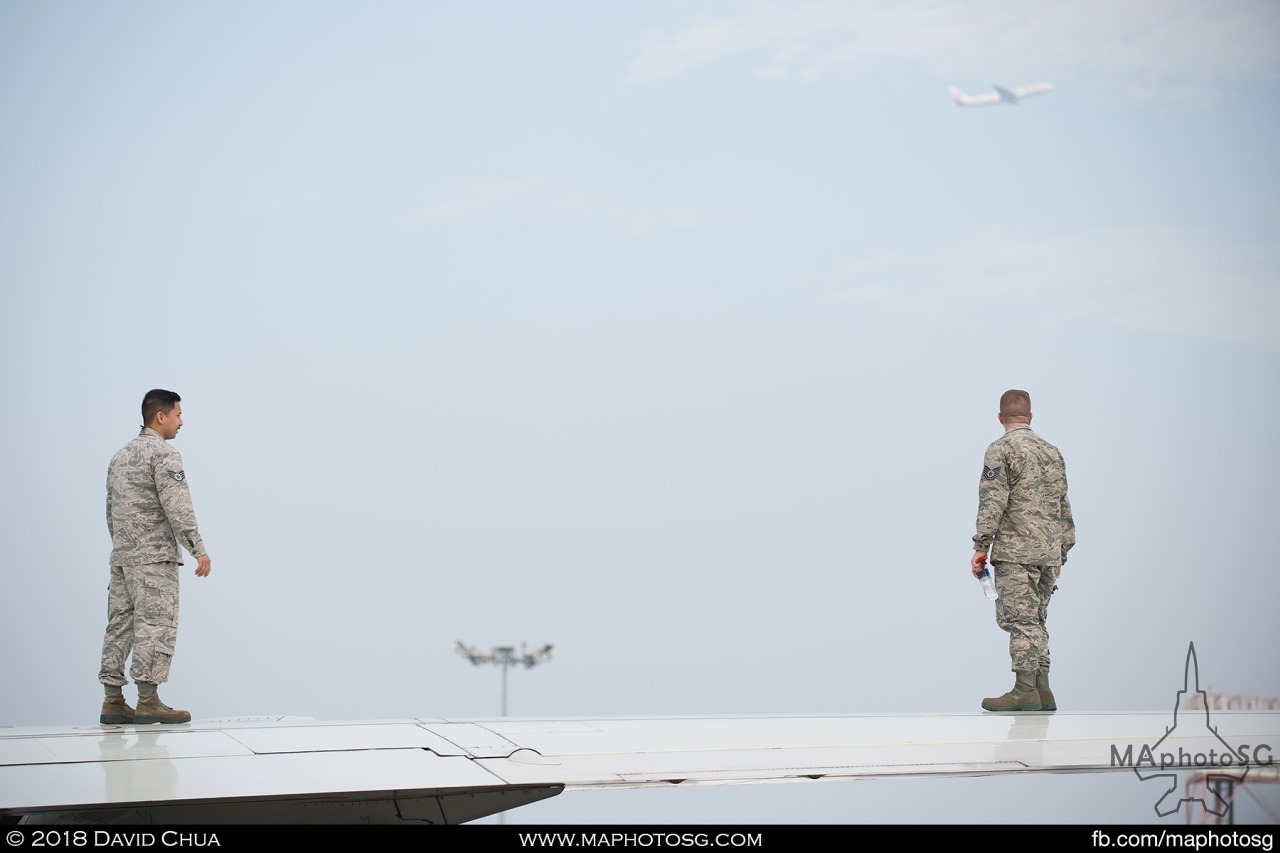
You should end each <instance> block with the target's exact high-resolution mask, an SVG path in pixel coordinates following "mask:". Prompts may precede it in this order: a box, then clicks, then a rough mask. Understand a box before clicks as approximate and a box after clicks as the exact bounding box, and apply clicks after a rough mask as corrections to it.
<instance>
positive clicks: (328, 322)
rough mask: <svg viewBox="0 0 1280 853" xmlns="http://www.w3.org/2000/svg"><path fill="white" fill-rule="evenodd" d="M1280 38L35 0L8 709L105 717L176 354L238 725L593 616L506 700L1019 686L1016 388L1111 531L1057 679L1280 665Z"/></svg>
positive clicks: (200, 659)
mask: <svg viewBox="0 0 1280 853" xmlns="http://www.w3.org/2000/svg"><path fill="white" fill-rule="evenodd" d="M1277 44H1280V7H1277V6H1276V4H1274V3H1270V2H1265V0H1259V2H1248V1H1247V0H1226V2H1219V3H1214V4H1204V3H1199V2H1191V0H1164V1H1163V2H1139V0H1119V2H1116V0H1109V1H1108V2H1101V0H1098V2H1094V0H1086V2H1075V3H1070V4H1064V3H1060V2H1023V3H1016V4H1015V3H1005V2H986V0H979V2H969V3H956V2H912V1H911V0H908V2H839V0H827V2H800V1H799V0H797V2H790V3H767V2H745V3H742V2H740V3H724V2H687V1H686V2H671V3H609V4H600V3H592V2H565V3H550V4H548V3H541V4H527V3H500V4H497V5H496V6H495V5H493V4H488V5H485V6H483V7H480V6H476V7H474V8H473V7H471V6H466V7H463V6H457V5H450V6H447V7H446V6H445V5H443V4H426V3H414V2H370V3H360V4H352V3H334V2H307V3H301V2H277V3H272V4H258V3H248V2H225V3H219V4H172V3H161V2H130V3H114V4H103V3H94V2H52V3H47V2H30V0H13V1H12V2H7V3H5V4H3V5H0V110H2V111H3V115H4V116H5V120H4V125H5V132H4V133H3V134H2V135H0V152H2V153H3V158H2V160H0V181H2V186H3V192H2V193H0V355H3V358H4V361H5V363H6V364H7V365H8V369H7V370H6V371H5V372H4V391H5V398H6V399H7V400H8V406H9V411H10V416H9V417H8V418H5V419H4V420H3V423H0V439H2V440H3V442H4V446H6V447H8V448H9V449H10V451H9V453H7V454H6V455H5V457H4V462H3V465H4V468H3V471H4V475H3V483H4V489H3V491H0V501H3V504H0V539H3V541H4V542H5V544H6V550H5V581H4V594H3V597H2V598H0V640H3V643H4V646H5V648H7V649H8V650H9V654H7V655H5V660H4V663H3V669H2V670H0V681H2V682H3V683H4V684H5V688H4V689H3V690H2V691H0V725H37V724H78V723H88V722H93V721H94V720H95V719H96V714H97V709H98V703H99V702H100V695H101V694H100V688H99V686H98V684H97V681H96V674H97V665H98V652H99V647H100V643H101V635H102V629H103V626H104V620H105V606H106V604H105V598H106V596H105V592H106V585H107V565H106V562H107V557H108V553H109V541H108V538H107V535H106V528H105V523H104V517H103V512H104V510H103V498H104V482H105V472H106V464H107V461H108V459H109V458H110V456H111V454H112V453H113V452H114V451H115V450H116V449H117V448H118V447H119V446H121V445H122V444H124V443H125V442H126V441H128V440H129V439H130V438H131V437H132V436H133V435H134V434H135V433H136V431H137V426H138V422H139V415H138V412H137V409H138V404H139V402H140V400H141V397H142V394H143V393H144V392H145V391H146V390H147V389H148V388H152V387H164V388H171V389H173V390H176V391H178V392H179V393H180V394H181V395H182V396H183V408H184V414H185V419H186V427H185V428H184V430H183V431H182V434H181V435H180V436H179V438H178V439H177V442H176V443H177V446H178V448H179V449H180V450H181V451H182V453H183V454H184V459H185V464H186V470H187V474H188V479H189V483H190V486H191V490H192V493H193V495H194V498H195V503H196V510H197V514H198V516H199V519H200V523H201V528H202V532H203V534H204V538H205V541H206V543H207V544H208V546H209V548H210V553H211V555H212V558H213V574H212V576H211V577H210V578H208V579H206V580H197V579H196V578H194V577H193V576H192V575H191V574H190V570H191V569H192V568H193V567H192V566H188V567H186V569H184V571H185V572H186V574H184V582H183V591H182V596H183V597H182V626H181V631H180V637H179V646H178V654H177V657H176V660H175V664H174V667H173V672H172V680H171V682H170V683H169V684H168V685H167V686H166V687H165V688H164V691H163V694H162V695H163V696H164V697H165V698H166V700H167V701H169V702H170V704H174V705H176V706H179V707H185V708H189V709H190V710H191V711H192V713H193V714H194V715H195V716H196V717H197V718H202V717H212V716H222V715H232V714H295V715H301V716H312V717H317V718H321V719H366V718H375V719H381V718H395V717H413V716H422V717H479V716H495V715H497V713H498V712H499V701H500V696H499V684H500V680H499V673H498V671H497V670H496V669H483V670H481V669H476V668H474V667H472V666H471V665H470V664H469V663H467V661H466V660H464V659H463V658H461V657H459V656H458V655H457V654H455V653H454V652H453V651H452V650H451V648H450V644H451V643H452V642H453V641H454V640H456V639H462V640H466V641H468V642H470V643H473V644H475V645H479V646H488V645H503V644H513V645H518V644H519V643H521V642H527V643H529V644H530V645H540V644H542V643H548V642H549V643H554V644H555V647H556V650H557V653H558V657H557V658H556V659H555V660H553V661H552V662H550V663H548V664H546V665H544V666H541V667H538V668H537V669H534V670H530V671H523V670H522V671H517V672H514V673H512V675H511V682H510V700H509V706H510V707H509V711H510V713H511V714H512V715H515V716H541V717H554V716H567V715H578V714H590V715H644V714H654V715H682V714H751V713H786V712H795V713H843V712H850V713H854V712H857V713H868V712H883V713H921V712H942V711H945V712H954V711H977V710H978V702H979V701H980V700H981V698H982V697H983V696H987V695H996V694H999V693H1002V692H1004V691H1005V690H1006V689H1008V687H1009V685H1010V683H1011V678H1012V677H1011V675H1010V674H1009V672H1008V658H1007V653H1006V635H1004V634H1003V633H1002V632H1001V631H1000V630H999V629H998V628H997V627H996V626H995V624H994V620H993V617H992V614H991V611H990V606H989V605H988V604H987V603H986V601H985V599H984V598H983V597H982V595H981V592H980V590H979V588H978V585H977V584H976V583H975V582H974V581H973V580H972V578H971V577H970V576H969V575H968V571H967V559H968V556H969V554H970V553H971V549H970V536H972V533H973V518H974V511H975V509H976V491H977V480H978V474H979V472H980V471H981V461H982V452H983V450H984V448H985V447H986V445H987V443H988V442H990V441H991V440H993V439H994V438H996V437H997V435H998V434H999V425H998V424H997V423H996V420H995V411H996V406H997V401H998V398H999V395H1000V393H1001V392H1002V391H1004V390H1005V389H1006V388H1009V387H1020V388H1025V389H1027V390H1028V391H1030V392H1031V395H1032V402H1033V409H1034V411H1035V414H1036V417H1035V422H1034V426H1035V428H1036V429H1037V430H1038V431H1039V432H1041V433H1042V434H1043V435H1044V436H1046V437H1047V438H1048V439H1049V440H1050V441H1052V442H1054V443H1055V444H1057V445H1058V446H1059V447H1060V448H1061V449H1062V451H1063V452H1064V454H1065V456H1066V459H1067V465H1068V473H1069V476H1070V482H1071V495H1072V503H1073V506H1074V508H1075V512H1076V517H1077V521H1078V525H1079V545H1078V546H1077V548H1076V549H1075V550H1074V551H1073V552H1072V558H1071V562H1070V563H1069V564H1068V566H1067V569H1066V571H1065V573H1064V578H1063V583H1062V588H1061V590H1060V592H1059V594H1058V595H1057V596H1056V597H1055V601H1054V603H1053V607H1052V608H1051V612H1050V624H1049V627H1050V631H1051V634H1052V648H1053V656H1054V662H1055V665H1054V686H1055V691H1056V693H1057V694H1058V700H1059V704H1060V707H1061V708H1062V709H1063V710H1064V712H1065V711H1069V710H1090V711H1106V710H1117V711H1119V710H1151V709H1163V708H1166V707H1171V704H1172V702H1173V701H1174V694H1175V691H1176V690H1177V689H1178V688H1179V687H1180V686H1181V675H1182V663H1183V657H1184V655H1185V652H1186V648H1187V644H1188V642H1192V641H1194V642H1195V643H1196V648H1197V651H1198V654H1199V659H1200V663H1201V673H1202V678H1203V681H1204V682H1205V686H1206V687H1208V688H1210V689H1215V690H1225V691H1230V692H1238V693H1245V694H1254V695H1265V696H1276V695H1280V651H1278V650H1280V643H1277V642H1276V632H1275V624H1276V619H1275V607H1276V602H1277V600H1278V598H1280V579H1278V578H1280V576H1278V575H1277V573H1276V566H1275V556H1274V543H1273V539H1274V530H1275V520H1274V519H1275V515H1276V511H1277V509H1280V485H1278V483H1280V479H1278V478H1277V473H1278V472H1280V452H1278V450H1277V442H1276V439H1275V434H1276V426H1275V419H1276V415H1277V404H1276V389H1277V387H1278V383H1277V379H1280V371H1278V368H1280V334H1278V331H1280V280H1278V278H1277V269H1280V264H1278V262H1280V240H1278V239H1277V237H1278V235H1280V201H1278V199H1280V168H1278V167H1277V160H1276V156H1275V140H1276V139H1277V137H1278V136H1280V97H1278V96H1277V94H1276V92H1277V89H1276V83H1277V77H1278V76H1280V74H1278V72H1280V54H1277V52H1276V51H1275V45H1277ZM1040 81H1048V82H1051V83H1053V84H1054V87H1055V89H1054V91H1053V92H1052V93H1050V94H1048V95H1041V96H1038V97H1036V98H1033V99H1030V100H1028V101H1027V102H1025V103H1024V104H1021V105H1019V106H1017V107H1008V106H1003V105H1002V106H998V107H988V108H983V109H962V108H960V107H957V106H956V105H955V104H953V103H952V102H951V99H950V96H949V95H948V92H947V89H948V86H953V85H954V86H958V87H960V88H962V89H964V90H966V91H968V92H970V93H973V94H977V93H983V92H987V91H990V86H991V84H992V83H999V84H1001V85H1021V84H1025V83H1033V82H1040ZM1159 734H1160V733H1153V735H1154V736H1157V737H1158V735H1159ZM1155 799H1156V797H1155V796H1153V795H1152V794H1151V793H1150V792H1149V791H1148V790H1146V789H1145V788H1144V787H1143V785H1142V784H1141V783H1139V782H1138V781H1137V780H1136V779H1133V778H1131V777H1128V776H1127V775H1125V774H1122V775H1120V776H1117V777H1116V778H1107V779H1101V778H1096V777H1065V778H1048V779H1017V780H1012V781H1010V780H1004V779H977V780H949V781H905V780H904V781H897V780H895V781H892V782H887V783H846V784H839V785H815V786H809V785H804V786H799V785H795V786H792V785H784V786H768V787H763V786H751V787H750V788H743V789H732V790H726V789H703V790H696V791H634V792H623V793H609V794H566V795H564V796H561V797H559V798H556V799H555V800H552V801H548V802H546V803H541V804H535V805H532V806H528V807H525V808H523V809H520V810H518V811H516V812H512V813H511V814H510V815H508V822H516V821H521V822H524V821H528V822H535V821H540V822H562V821H563V822H657V823H667V822H689V821H712V822H731V823H732V822H738V823H759V822H762V821H764V822H820V821H821V822H861V821H887V822H898V821H907V820H919V821H967V820H976V821H991V820H1004V821H1019V820H1049V821H1085V822H1098V821H1115V822H1129V821H1135V822H1136V821H1146V820H1154V819H1155V818H1156V816H1155V814H1154V812H1153V809H1152V804H1153V803H1154V801H1155ZM1273 800H1274V797H1273ZM1255 813H1257V814H1260V812H1255Z"/></svg>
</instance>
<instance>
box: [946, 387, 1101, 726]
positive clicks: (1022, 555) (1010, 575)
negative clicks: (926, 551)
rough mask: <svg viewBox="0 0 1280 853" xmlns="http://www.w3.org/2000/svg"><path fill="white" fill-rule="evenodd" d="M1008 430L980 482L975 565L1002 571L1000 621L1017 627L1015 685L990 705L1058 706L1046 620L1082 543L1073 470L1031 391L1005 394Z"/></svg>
mask: <svg viewBox="0 0 1280 853" xmlns="http://www.w3.org/2000/svg"><path fill="white" fill-rule="evenodd" d="M999 420H1000V423H1001V424H1002V425H1003V426H1004V430H1005V432H1004V435H1002V436H1001V437H1000V438H998V439H996V440H995V441H994V442H992V443H991V445H990V446H989V447H988V448H987V453H986V457H985V458H984V459H983V463H982V477H981V479H980V480H979V481H978V521H977V528H978V529H977V533H976V534H975V535H974V537H973V547H974V554H973V558H972V560H971V561H970V568H971V569H972V571H973V574H974V575H975V576H978V575H981V574H982V570H983V567H984V566H985V564H986V562H987V559H988V555H989V556H990V560H991V565H992V567H993V569H994V573H995V583H996V591H997V592H998V593H999V594H1000V597H999V598H998V599H996V624H997V625H999V626H1000V627H1001V628H1002V629H1004V630H1005V631H1007V632H1009V657H1010V660H1011V662H1012V668H1013V672H1014V675H1015V680H1014V685H1013V689H1012V690H1010V691H1009V692H1008V693H1006V694H1004V695H1003V696H998V697H993V698H987V699H983V700H982V707H983V708H985V709H986V710H988V711H1041V710H1044V711H1056V710H1057V708H1058V705H1057V700H1056V698H1055V697H1054V695H1053V692H1052V690H1050V689H1049V632H1048V631H1047V630H1046V629H1045V618H1046V616H1047V614H1048V610H1049V597H1050V596H1051V595H1052V594H1053V592H1054V590H1056V589H1057V585H1056V584H1057V580H1058V576H1059V575H1060V574H1061V573H1062V566H1063V564H1064V563H1066V562H1067V552H1068V551H1069V550H1071V547H1072V546H1073V545H1075V542H1076V528H1075V521H1074V520H1073V519H1072V516H1071V504H1070V502H1069V501H1068V500H1067V469H1066V463H1065V462H1064V461H1063V459H1062V454H1061V453H1060V452H1059V451H1058V448H1056V447H1054V446H1053V445H1052V444H1050V443H1049V442H1047V441H1045V440H1044V439H1043V438H1041V437H1040V436H1039V435H1037V434H1036V433H1034V432H1033V431H1032V430H1031V396H1030V395H1029V394H1027V392H1026V391H1019V390H1016V389H1014V390H1010V391H1006V392H1005V393H1004V394H1003V395H1002V396H1001V397H1000V415H999Z"/></svg>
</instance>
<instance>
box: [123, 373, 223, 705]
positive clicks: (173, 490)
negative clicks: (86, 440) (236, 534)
mask: <svg viewBox="0 0 1280 853" xmlns="http://www.w3.org/2000/svg"><path fill="white" fill-rule="evenodd" d="M181 400H182V398H181V397H179V396H178V395H177V394H175V393H174V392H172V391H165V390H162V389H155V390H152V391H148V392H147V394H146V396H145V397H144V398H143V400H142V421H143V423H144V424H145V426H144V427H143V428H142V431H141V432H140V433H139V434H138V437H137V438H135V439H134V440H133V441H131V442H129V443H128V444H127V445H125V446H124V447H123V448H122V449H121V450H120V451H119V452H117V453H116V455H115V456H114V457H112V459H111V464H110V466H108V468H107V530H108V531H109V532H110V534H111V584H110V586H109V588H108V590H107V630H106V635H105V637H104V638H103V641H102V666H101V669H100V670H99V672H98V680H99V681H101V682H102V684H103V686H104V688H105V690H106V699H105V700H104V701H103V703H102V714H101V717H100V721H101V722H102V723H103V724H123V723H185V722H188V721H190V720H191V714H189V713H188V712H186V711H179V710H175V709H173V708H170V707H169V706H168V705H166V704H164V703H163V702H161V701H160V697H159V695H158V694H157V692H156V686H157V685H158V684H161V683H163V682H165V681H168V679H169V664H170V662H171V661H172V660H173V653H174V647H175V645H176V643H177V640H178V566H180V565H182V551H181V550H180V549H179V543H181V547H182V548H185V549H186V550H187V552H188V553H190V554H191V556H193V557H195V558H196V576H197V577H202V578H203V577H208V575H209V571H210V568H211V566H212V564H211V562H210V559H209V554H208V552H207V551H206V550H205V547H204V542H203V541H202V540H201V539H200V531H199V530H198V529H197V528H196V514H195V510H194V509H193V508H192V506H191V493H190V492H189V491H188V489H187V478H186V473H185V472H184V471H183V468H182V455H181V454H180V453H179V452H178V451H177V450H175V449H174V448H173V447H171V446H170V445H169V441H170V440H171V439H173V438H175V437H176V436H177V435H178V430H179V429H181V427H182V402H181ZM131 652H132V655H133V660H132V665H131V666H130V669H129V673H130V675H132V676H133V680H134V682H136V683H137V685H138V707H137V710H136V711H135V710H134V709H133V708H130V707H129V704H128V703H127V702H126V701H125V698H124V692H123V691H122V690H121V688H122V687H124V685H125V683H126V680H125V677H124V663H125V660H126V659H127V658H129V656H130V653H131Z"/></svg>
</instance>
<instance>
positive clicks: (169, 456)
mask: <svg viewBox="0 0 1280 853" xmlns="http://www.w3.org/2000/svg"><path fill="white" fill-rule="evenodd" d="M107 531H108V532H109V533H110V534H111V565H113V566H140V565H144V564H147V563H166V562H172V563H179V564H180V563H181V562H182V552H181V551H180V550H179V549H178V543H179V542H181V543H182V547H183V548H186V549H187V551H188V552H189V553H190V554H191V556H193V557H200V556H203V555H204V553H205V550H204V542H203V541H201V539H200V531H199V530H198V529H197V528H196V513H195V509H194V508H193V507H192V506H191V492H190V491H188V489H187V475H186V473H185V472H184V471H183V470H182V454H180V453H179V452H178V451H177V450H175V449H174V448H173V447H171V446H170V445H169V442H167V441H165V440H164V438H163V437H162V436H161V435H160V433H158V432H156V431H155V430H153V429H147V428H146V427H144V428H143V429H142V432H140V433H139V434H138V437H137V438H135V439H134V440H133V441H131V442H129V443H128V444H126V445H125V446H124V447H123V448H121V449H120V451H119V452H117V453H116V455H115V456H113V457H112V458H111V464H110V465H109V466H108V467H107Z"/></svg>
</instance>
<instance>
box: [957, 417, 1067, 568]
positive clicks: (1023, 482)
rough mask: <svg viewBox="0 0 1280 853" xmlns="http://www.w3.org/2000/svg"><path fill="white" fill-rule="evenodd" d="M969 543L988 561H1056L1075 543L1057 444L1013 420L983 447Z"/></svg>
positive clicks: (1063, 558) (1064, 469)
mask: <svg viewBox="0 0 1280 853" xmlns="http://www.w3.org/2000/svg"><path fill="white" fill-rule="evenodd" d="M977 527H978V532H977V534H976V535H975V536H974V537H973V547H974V549H975V550H978V551H990V552H991V560H992V562H998V561H1001V560H1003V561H1005V562H1010V563H1024V564H1027V565H1034V566H1060V565H1062V564H1063V563H1065V562H1066V561H1067V551H1069V550H1071V547H1072V546H1073V545H1075V544H1076V526H1075V521H1074V519H1073V518H1072V517H1071V503H1070V502H1069V501H1068V500H1067V466H1066V463H1065V462H1064V461H1063V459H1062V454H1061V453H1059V452H1058V448H1056V447H1054V446H1053V445H1052V444H1050V443H1049V442H1047V441H1045V440H1044V439H1043V438H1041V437H1040V436H1038V435H1036V434H1035V433H1034V432H1032V431H1031V426H1030V425H1029V424H1015V425H1014V426H1013V427H1011V428H1010V429H1008V430H1006V431H1005V434H1004V435H1002V436H1001V437H1000V438H998V439H996V440H995V441H993V442H991V445H990V446H989V447H988V448H987V453H986V457H985V458H984V459H983V462H982V477H981V479H980V480H979V481H978V524H977Z"/></svg>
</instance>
